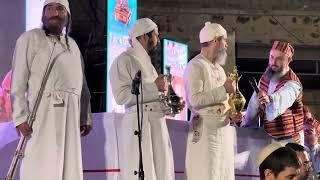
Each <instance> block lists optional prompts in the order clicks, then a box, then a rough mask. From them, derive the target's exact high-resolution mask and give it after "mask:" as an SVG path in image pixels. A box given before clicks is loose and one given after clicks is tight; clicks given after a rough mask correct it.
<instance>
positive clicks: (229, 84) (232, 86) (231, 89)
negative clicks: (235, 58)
mask: <svg viewBox="0 0 320 180" xmlns="http://www.w3.org/2000/svg"><path fill="white" fill-rule="evenodd" d="M223 86H224V88H226V91H227V93H229V94H231V93H236V82H235V81H234V80H232V79H230V78H229V77H228V79H227V80H226V82H225V83H224V85H223Z"/></svg>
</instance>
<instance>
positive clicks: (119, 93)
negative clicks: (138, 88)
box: [109, 54, 159, 106]
mask: <svg viewBox="0 0 320 180" xmlns="http://www.w3.org/2000/svg"><path fill="white" fill-rule="evenodd" d="M132 61H134V59H131V58H130V57H129V56H127V55H124V54H122V55H120V56H119V57H118V58H117V59H116V60H115V61H114V62H113V64H112V65H111V68H110V71H109V76H110V83H111V88H112V93H113V96H114V98H115V100H116V102H117V104H119V105H127V106H131V105H134V104H135V103H136V98H135V95H133V94H132V93H131V89H132V79H133V78H134V75H135V74H136V72H137V71H138V70H139V69H134V68H133V65H132V63H131V62H132ZM142 78H143V77H142ZM142 90H143V100H144V102H145V103H147V102H152V101H156V100H158V99H159V91H158V88H157V86H156V84H155V83H154V82H151V83H142ZM139 101H140V98H139Z"/></svg>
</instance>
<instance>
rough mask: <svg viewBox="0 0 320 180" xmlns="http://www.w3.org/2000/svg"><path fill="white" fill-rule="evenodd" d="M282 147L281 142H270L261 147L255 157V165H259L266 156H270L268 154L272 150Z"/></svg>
mask: <svg viewBox="0 0 320 180" xmlns="http://www.w3.org/2000/svg"><path fill="white" fill-rule="evenodd" d="M282 147H284V146H283V145H282V144H279V143H272V144H269V145H268V146H266V147H265V148H263V149H262V151H261V152H260V153H259V155H258V157H257V166H258V167H259V166H260V165H261V164H262V162H263V161H264V160H265V159H267V157H268V156H270V154H272V153H273V152H274V151H276V150H277V149H279V148H282Z"/></svg>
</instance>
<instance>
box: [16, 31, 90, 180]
mask: <svg viewBox="0 0 320 180" xmlns="http://www.w3.org/2000/svg"><path fill="white" fill-rule="evenodd" d="M69 44H70V49H71V50H70V51H68V50H67V49H66V43H65V38H64V37H63V36H61V41H57V40H56V38H53V37H49V36H46V35H45V33H44V31H43V30H41V29H34V30H31V31H28V32H26V33H24V34H22V35H21V36H20V37H19V39H18V40H17V43H16V47H15V52H14V57H13V74H12V85H11V100H12V108H13V122H14V124H15V125H16V126H18V125H19V124H21V123H23V122H25V121H26V120H27V116H28V114H29V113H30V112H31V111H32V110H33V107H34V105H35V100H36V96H37V94H38V91H39V88H40V84H41V81H42V78H43V76H44V72H45V70H46V68H47V66H48V64H49V63H50V62H53V59H56V61H55V63H54V65H53V68H52V70H51V73H50V76H49V78H48V81H47V83H46V86H45V90H44V94H43V96H42V99H41V101H40V105H39V108H38V111H37V114H36V118H35V121H34V124H33V127H32V128H33V133H32V135H31V138H30V139H29V140H28V142H27V146H26V149H25V155H24V157H23V159H22V164H21V169H20V179H21V180H82V179H83V172H82V159H81V144H80V125H85V124H91V113H90V104H89V100H90V93H89V91H88V88H87V86H86V83H85V78H84V76H83V69H82V68H83V67H82V60H81V54H80V51H79V48H78V46H77V44H76V43H75V41H74V40H73V39H71V38H69ZM51 54H52V55H51ZM49 61H50V62H49ZM80 104H81V106H80Z"/></svg>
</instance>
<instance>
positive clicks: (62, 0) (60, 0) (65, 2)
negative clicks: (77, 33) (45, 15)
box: [43, 0, 71, 15]
mask: <svg viewBox="0 0 320 180" xmlns="http://www.w3.org/2000/svg"><path fill="white" fill-rule="evenodd" d="M50 3H59V4H61V5H62V6H64V8H66V10H67V12H68V13H69V15H71V13H70V8H69V2H68V0H46V1H45V2H44V4H43V7H44V6H46V5H48V4H50Z"/></svg>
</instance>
